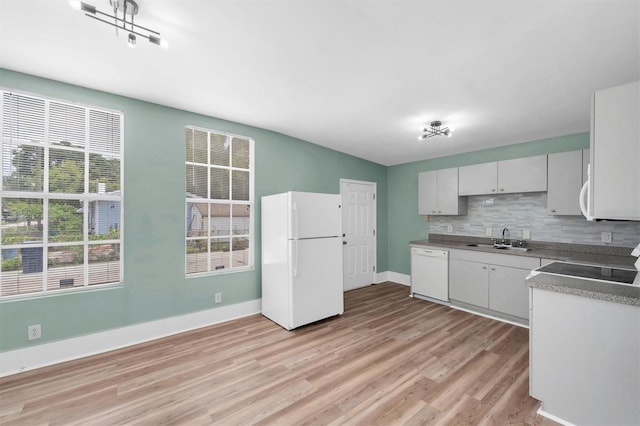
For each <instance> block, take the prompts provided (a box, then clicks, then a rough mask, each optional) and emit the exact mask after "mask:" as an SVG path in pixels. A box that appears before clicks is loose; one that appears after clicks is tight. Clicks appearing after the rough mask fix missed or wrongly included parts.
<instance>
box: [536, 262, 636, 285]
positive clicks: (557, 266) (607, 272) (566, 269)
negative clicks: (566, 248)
mask: <svg viewBox="0 0 640 426" xmlns="http://www.w3.org/2000/svg"><path fill="white" fill-rule="evenodd" d="M537 270H538V271H540V272H547V273H550V274H558V275H566V276H569V277H578V278H588V279H592V280H601V281H612V282H616V283H622V284H633V280H635V278H636V274H637V273H638V271H635V270H632V269H620V268H609V267H605V266H593V265H580V264H578V263H564V262H552V263H550V264H548V265H545V266H543V267H541V268H538V269H537Z"/></svg>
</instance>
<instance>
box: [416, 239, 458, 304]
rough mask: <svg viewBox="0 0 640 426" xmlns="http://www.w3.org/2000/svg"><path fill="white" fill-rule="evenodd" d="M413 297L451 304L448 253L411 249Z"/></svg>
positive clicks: (426, 249) (430, 249)
mask: <svg viewBox="0 0 640 426" xmlns="http://www.w3.org/2000/svg"><path fill="white" fill-rule="evenodd" d="M411 295H412V296H413V295H418V296H423V298H426V299H428V300H432V301H434V302H440V303H448V302H449V252H448V251H446V250H439V249H433V248H418V247H412V248H411Z"/></svg>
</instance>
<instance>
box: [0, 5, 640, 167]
mask: <svg viewBox="0 0 640 426" xmlns="http://www.w3.org/2000/svg"><path fill="white" fill-rule="evenodd" d="M86 2H87V3H89V4H92V5H94V6H96V7H97V8H98V10H102V11H105V12H107V11H109V1H108V0H86ZM138 4H139V5H140V13H139V14H138V16H137V17H136V23H137V24H140V25H143V26H148V27H151V28H153V29H155V30H157V31H159V32H161V34H162V37H163V38H165V39H167V40H168V42H169V43H170V46H169V48H168V49H161V48H159V47H157V46H154V45H152V44H150V43H146V42H143V40H139V41H138V48H137V49H129V48H128V47H127V44H126V37H125V36H123V35H122V34H121V35H120V36H119V37H118V38H116V37H115V33H114V31H115V30H114V29H113V28H112V27H109V26H107V25H105V24H102V23H99V22H96V21H94V20H91V19H89V18H86V17H84V16H83V14H82V13H81V12H79V11H77V10H74V9H72V8H71V7H70V6H69V2H68V1H67V0H0V67H3V68H7V69H11V70H16V71H21V72H25V73H29V74H34V75H37V76H42V77H47V78H51V79H55V80H59V81H64V82H69V83H73V84H77V85H80V86H85V87H89V88H93V89H99V90H104V91H107V92H111V93H116V94H121V95H126V96H130V97H133V98H138V99H143V100H146V101H150V102H155V103H158V104H163V105H168V106H172V107H176V108H181V109H185V110H189V111H194V112H198V113H202V114H206V115H210V116H214V117H219V118H224V119H227V120H232V121H237V122H241V123H245V124H249V125H253V126H257V127H261V128H264V129H269V130H274V131H277V132H281V133H284V134H287V135H291V136H294V137H298V138H300V139H304V140H307V141H310V142H313V143H315V144H318V145H323V146H326V147H329V148H332V149H335V150H337V151H341V152H345V153H348V154H352V155H355V156H357V157H361V158H365V159H368V160H371V161H375V162H377V163H380V164H384V165H393V164H400V163H406V162H410V161H416V160H422V159H427V158H434V157H440V156H443V155H448V154H454V153H460V152H467V151H473V150H477V149H482V148H486V147H494V146H501V145H509V144H514V143H519V142H525V141H530V140H535V139H542V138H547V137H553V136H560V135H566V134H571V133H578V132H585V131H588V129H589V108H590V107H589V102H590V95H591V93H592V92H593V91H595V90H598V89H603V88H607V87H611V86H615V85H618V84H623V83H627V82H631V81H634V80H638V79H639V78H640V71H639V68H640V47H639V46H640V25H639V22H640V6H639V5H640V1H638V0H482V1H479V0H447V1H445V0H441V1H435V0H415V1H409V0H211V1H207V0H182V1H176V0H153V1H151V0H138ZM0 84H1V82H0ZM434 119H440V120H442V121H443V122H444V124H445V125H450V126H453V127H455V129H456V132H455V134H454V136H453V137H451V138H445V137H437V138H430V139H426V140H423V141H418V140H417V136H418V135H419V127H420V126H421V125H422V124H423V123H427V122H429V121H431V120H434ZM258 142H259V141H258Z"/></svg>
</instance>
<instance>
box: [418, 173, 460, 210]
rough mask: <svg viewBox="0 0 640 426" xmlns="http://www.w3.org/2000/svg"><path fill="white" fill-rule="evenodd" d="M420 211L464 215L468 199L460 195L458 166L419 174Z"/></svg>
mask: <svg viewBox="0 0 640 426" xmlns="http://www.w3.org/2000/svg"><path fill="white" fill-rule="evenodd" d="M418 213H419V214H428V215H462V214H466V213H467V201H466V199H464V198H460V197H459V196H458V168H457V167H455V168H452V169H442V170H431V171H428V172H422V173H420V174H418Z"/></svg>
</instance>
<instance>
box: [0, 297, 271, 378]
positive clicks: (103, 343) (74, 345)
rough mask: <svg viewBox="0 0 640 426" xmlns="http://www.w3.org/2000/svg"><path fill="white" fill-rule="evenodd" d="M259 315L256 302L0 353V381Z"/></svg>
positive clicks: (259, 305)
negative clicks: (13, 375) (27, 372)
mask: <svg viewBox="0 0 640 426" xmlns="http://www.w3.org/2000/svg"><path fill="white" fill-rule="evenodd" d="M260 312H262V302H261V300H260V299H256V300H250V301H248V302H243V303H238V304H235V305H229V306H223V307H221V308H216V309H208V310H206V311H198V312H193V313H190V314H186V315H180V316H176V317H169V318H163V319H160V320H156V321H150V322H145V323H142V324H135V325H130V326H127V327H122V328H117V329H114V330H107V331H102V332H99V333H94V334H89V335H86V336H80V337H73V338H71V339H65V340H60V341H57V342H51V343H44V344H42V345H37V346H30V347H27V348H20V349H15V350H12V351H7V352H0V377H4V376H10V375H12V374H17V373H21V372H23V371H28V370H34V369H36V368H40V367H46V366H49V365H53V364H58V363H61V362H65V361H71V360H74V359H78V358H83V357H86V356H91V355H96V354H99V353H103V352H108V351H112V350H114V349H120V348H123V347H126V346H131V345H135V344H138V343H143V342H147V341H149V340H154V339H159V338H161V337H166V336H171V335H173V334H178V333H182V332H185V331H189V330H194V329H197V328H202V327H207V326H210V325H213V324H218V323H221V322H226V321H230V320H233V319H236V318H241V317H246V316H249V315H253V314H258V313H260Z"/></svg>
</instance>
